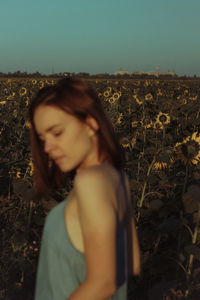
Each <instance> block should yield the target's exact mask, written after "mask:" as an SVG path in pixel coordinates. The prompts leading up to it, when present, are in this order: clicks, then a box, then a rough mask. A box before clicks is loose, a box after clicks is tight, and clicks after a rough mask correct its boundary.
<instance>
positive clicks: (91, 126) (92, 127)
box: [86, 116, 99, 135]
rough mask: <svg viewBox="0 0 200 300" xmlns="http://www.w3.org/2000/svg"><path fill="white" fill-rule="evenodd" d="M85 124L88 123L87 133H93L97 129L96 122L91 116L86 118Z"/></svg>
mask: <svg viewBox="0 0 200 300" xmlns="http://www.w3.org/2000/svg"><path fill="white" fill-rule="evenodd" d="M86 124H87V125H88V129H89V133H90V134H91V135H93V134H94V133H95V132H96V131H98V130H99V124H98V122H97V121H96V120H95V119H94V118H93V117H91V116H88V117H87V118H86Z"/></svg>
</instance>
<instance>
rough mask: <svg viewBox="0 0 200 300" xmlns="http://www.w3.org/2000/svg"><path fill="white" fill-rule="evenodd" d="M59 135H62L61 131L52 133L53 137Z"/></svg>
mask: <svg viewBox="0 0 200 300" xmlns="http://www.w3.org/2000/svg"><path fill="white" fill-rule="evenodd" d="M61 133H62V131H60V132H57V133H54V135H55V136H59V135H61Z"/></svg>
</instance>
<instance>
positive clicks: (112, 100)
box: [108, 96, 116, 104]
mask: <svg viewBox="0 0 200 300" xmlns="http://www.w3.org/2000/svg"><path fill="white" fill-rule="evenodd" d="M115 101H116V99H115V98H114V97H113V96H112V97H110V98H109V99H108V102H110V103H111V104H113V103H115Z"/></svg>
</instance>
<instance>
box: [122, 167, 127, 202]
mask: <svg viewBox="0 0 200 300" xmlns="http://www.w3.org/2000/svg"><path fill="white" fill-rule="evenodd" d="M120 175H121V181H122V184H123V187H124V193H125V198H126V201H128V195H127V188H126V183H125V172H124V170H123V169H120Z"/></svg>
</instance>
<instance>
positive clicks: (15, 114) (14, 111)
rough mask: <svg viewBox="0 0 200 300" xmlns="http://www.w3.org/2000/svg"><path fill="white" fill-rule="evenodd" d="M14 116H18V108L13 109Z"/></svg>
mask: <svg viewBox="0 0 200 300" xmlns="http://www.w3.org/2000/svg"><path fill="white" fill-rule="evenodd" d="M13 117H14V118H16V117H17V110H16V109H15V110H13Z"/></svg>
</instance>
